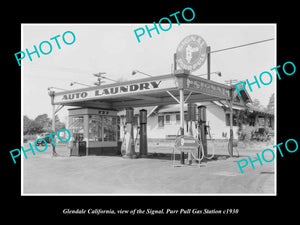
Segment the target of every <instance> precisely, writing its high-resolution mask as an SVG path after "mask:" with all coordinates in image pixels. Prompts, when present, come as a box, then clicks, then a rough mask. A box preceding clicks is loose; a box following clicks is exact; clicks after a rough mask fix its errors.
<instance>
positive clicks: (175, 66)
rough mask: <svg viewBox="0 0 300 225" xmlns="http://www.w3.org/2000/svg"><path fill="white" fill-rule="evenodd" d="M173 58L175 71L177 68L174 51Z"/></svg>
mask: <svg viewBox="0 0 300 225" xmlns="http://www.w3.org/2000/svg"><path fill="white" fill-rule="evenodd" d="M173 59H174V73H175V71H176V70H177V64H176V53H174V56H173Z"/></svg>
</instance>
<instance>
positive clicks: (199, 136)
mask: <svg viewBox="0 0 300 225" xmlns="http://www.w3.org/2000/svg"><path fill="white" fill-rule="evenodd" d="M208 127H209V126H208ZM209 129H210V128H209ZM208 133H209V137H210V139H211V134H210V131H209V132H208ZM197 135H198V138H199V141H200V145H201V148H202V153H203V156H204V157H205V158H206V159H212V158H213V157H214V156H215V146H214V145H213V146H214V147H213V154H212V155H211V156H210V157H206V156H205V155H204V148H203V144H202V139H201V135H199V132H198V130H197ZM202 158H203V157H202Z"/></svg>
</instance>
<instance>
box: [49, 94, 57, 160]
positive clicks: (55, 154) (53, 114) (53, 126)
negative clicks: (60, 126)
mask: <svg viewBox="0 0 300 225" xmlns="http://www.w3.org/2000/svg"><path fill="white" fill-rule="evenodd" d="M54 95H55V92H54V91H50V92H49V96H50V97H51V105H52V132H51V133H53V132H55V105H54ZM53 137H55V135H53ZM51 145H52V155H53V156H57V153H56V151H55V146H54V144H53V142H52V141H51Z"/></svg>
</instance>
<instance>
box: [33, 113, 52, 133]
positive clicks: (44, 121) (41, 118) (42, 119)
mask: <svg viewBox="0 0 300 225" xmlns="http://www.w3.org/2000/svg"><path fill="white" fill-rule="evenodd" d="M34 121H35V122H37V123H38V124H40V125H41V126H42V127H43V130H47V129H48V128H49V125H50V118H49V117H48V115H47V114H46V113H45V114H41V115H38V116H37V117H36V118H35V119H34Z"/></svg>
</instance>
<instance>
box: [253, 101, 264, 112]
mask: <svg viewBox="0 0 300 225" xmlns="http://www.w3.org/2000/svg"><path fill="white" fill-rule="evenodd" d="M250 105H251V107H252V108H253V109H254V110H255V109H256V110H259V111H265V107H264V106H263V105H261V104H260V101H259V100H258V99H257V98H255V99H253V101H252V103H251V104H250Z"/></svg>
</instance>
